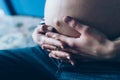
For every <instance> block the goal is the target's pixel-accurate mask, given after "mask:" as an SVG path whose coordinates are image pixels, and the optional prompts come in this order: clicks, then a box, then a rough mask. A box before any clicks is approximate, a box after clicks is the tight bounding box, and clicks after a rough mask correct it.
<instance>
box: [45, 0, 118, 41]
mask: <svg viewBox="0 0 120 80" xmlns="http://www.w3.org/2000/svg"><path fill="white" fill-rule="evenodd" d="M64 16H71V17H73V18H75V19H77V20H78V21H79V22H80V23H82V24H86V25H90V26H91V27H94V28H95V29H97V30H99V31H100V32H102V33H104V34H105V35H106V36H107V37H108V38H109V39H115V38H117V37H119V36H120V24H119V23H120V0H104V1H102V0H52V1H51V0H47V1H46V6H45V23H46V24H47V25H51V26H53V27H54V28H55V29H56V30H57V31H58V32H60V33H62V34H64V35H68V36H75V37H78V35H79V34H78V33H77V32H75V31H74V30H73V29H71V28H70V27H69V26H68V25H66V24H64V23H63V22H62V18H63V17H64ZM76 35H77V36H76Z"/></svg>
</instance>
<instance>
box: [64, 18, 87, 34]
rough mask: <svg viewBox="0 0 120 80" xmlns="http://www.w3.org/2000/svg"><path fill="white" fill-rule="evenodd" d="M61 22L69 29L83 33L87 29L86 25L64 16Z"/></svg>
mask: <svg viewBox="0 0 120 80" xmlns="http://www.w3.org/2000/svg"><path fill="white" fill-rule="evenodd" d="M63 22H64V23H66V24H68V25H69V26H70V27H72V28H73V29H75V30H76V31H78V32H80V33H83V32H84V31H86V30H87V29H88V26H87V25H84V24H80V22H79V21H78V20H76V19H74V18H72V17H69V16H66V17H64V18H63Z"/></svg>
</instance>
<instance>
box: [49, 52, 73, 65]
mask: <svg viewBox="0 0 120 80" xmlns="http://www.w3.org/2000/svg"><path fill="white" fill-rule="evenodd" d="M49 57H53V58H55V59H60V60H62V61H65V62H69V63H71V64H72V65H75V62H74V60H72V59H71V57H70V54H69V53H66V52H63V51H51V53H50V54H49Z"/></svg>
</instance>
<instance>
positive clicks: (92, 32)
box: [32, 16, 115, 65]
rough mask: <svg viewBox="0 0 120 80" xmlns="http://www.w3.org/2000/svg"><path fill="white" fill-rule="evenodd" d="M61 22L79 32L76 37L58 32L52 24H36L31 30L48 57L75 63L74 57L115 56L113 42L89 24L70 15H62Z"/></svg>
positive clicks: (104, 57) (84, 58)
mask: <svg viewBox="0 0 120 80" xmlns="http://www.w3.org/2000/svg"><path fill="white" fill-rule="evenodd" d="M63 22H64V23H65V24H67V25H68V26H69V27H71V28H73V29H75V30H76V31H78V32H79V33H80V36H79V37H78V38H74V37H68V36H65V35H62V34H59V33H57V32H56V31H55V29H54V28H53V27H52V26H48V25H38V27H37V28H36V29H35V30H34V32H33V35H32V37H33V40H34V42H35V43H37V44H38V45H40V46H41V47H42V48H43V49H45V50H47V51H49V52H50V53H49V57H52V58H56V59H60V60H61V61H62V62H69V63H71V64H72V65H75V62H76V59H79V60H81V61H82V60H83V61H89V60H109V59H113V58H114V57H115V54H114V42H113V41H111V40H109V39H108V38H107V37H106V36H105V35H104V34H102V33H101V32H100V31H98V30H96V29H94V28H93V27H91V26H88V25H84V24H81V23H80V22H78V21H77V20H76V19H74V18H72V17H69V16H67V17H64V18H63Z"/></svg>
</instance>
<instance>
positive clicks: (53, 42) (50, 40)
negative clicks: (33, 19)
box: [38, 36, 63, 49]
mask: <svg viewBox="0 0 120 80" xmlns="http://www.w3.org/2000/svg"><path fill="white" fill-rule="evenodd" d="M38 42H39V44H40V45H42V44H48V45H53V46H56V47H58V48H61V49H63V44H62V42H60V41H58V40H56V39H53V38H48V37H46V36H40V37H39V41H38Z"/></svg>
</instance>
